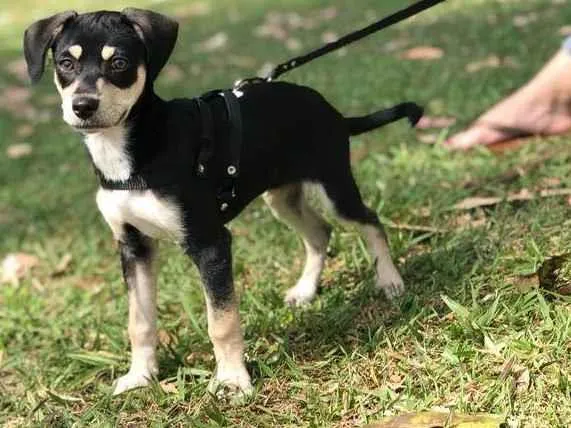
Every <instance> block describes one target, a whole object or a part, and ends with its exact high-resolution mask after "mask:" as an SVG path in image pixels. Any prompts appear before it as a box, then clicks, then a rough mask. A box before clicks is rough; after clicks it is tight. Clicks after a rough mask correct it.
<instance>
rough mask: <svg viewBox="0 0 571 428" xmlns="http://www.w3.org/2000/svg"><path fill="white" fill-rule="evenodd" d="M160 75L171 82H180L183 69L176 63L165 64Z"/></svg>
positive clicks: (182, 76)
mask: <svg viewBox="0 0 571 428" xmlns="http://www.w3.org/2000/svg"><path fill="white" fill-rule="evenodd" d="M162 75H163V76H164V77H165V78H166V80H167V81H169V82H171V83H176V82H180V81H181V80H182V79H183V78H184V71H182V68H180V67H179V66H178V65H176V64H167V65H166V66H165V68H163V72H162Z"/></svg>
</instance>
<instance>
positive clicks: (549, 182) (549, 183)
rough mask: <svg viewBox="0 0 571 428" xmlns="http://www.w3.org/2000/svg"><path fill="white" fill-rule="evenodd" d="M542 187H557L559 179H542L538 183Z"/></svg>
mask: <svg viewBox="0 0 571 428" xmlns="http://www.w3.org/2000/svg"><path fill="white" fill-rule="evenodd" d="M540 183H541V185H542V186H543V187H559V186H560V185H561V179H560V178H559V177H544V178H542V179H541V181H540Z"/></svg>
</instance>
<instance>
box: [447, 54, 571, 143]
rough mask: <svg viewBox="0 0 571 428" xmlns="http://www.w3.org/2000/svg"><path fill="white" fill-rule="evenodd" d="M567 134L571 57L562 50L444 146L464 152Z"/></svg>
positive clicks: (569, 127)
mask: <svg viewBox="0 0 571 428" xmlns="http://www.w3.org/2000/svg"><path fill="white" fill-rule="evenodd" d="M567 132H571V54H570V53H569V52H566V51H565V50H563V49H562V50H561V51H559V52H558V53H557V54H556V55H555V56H554V57H553V58H552V59H551V60H550V61H549V62H548V63H547V64H546V65H545V66H544V68H543V69H542V70H541V71H540V72H539V73H538V74H537V75H536V76H535V77H534V78H533V79H532V80H531V81H530V82H528V83H527V84H526V85H525V86H523V87H522V88H520V89H519V90H517V91H516V92H515V93H513V94H512V95H510V96H509V97H508V98H506V99H504V100H502V101H500V102H499V103H498V104H496V105H495V106H493V107H492V108H491V109H490V110H488V111H487V112H486V113H484V114H483V115H482V116H481V117H480V118H479V119H478V120H477V121H476V122H474V124H472V125H471V126H470V127H469V128H468V129H466V130H465V131H462V132H460V133H458V134H456V135H453V136H452V137H451V138H449V139H448V140H447V141H445V143H444V144H445V146H446V147H448V148H450V149H453V150H466V149H469V148H471V147H474V146H477V145H490V144H495V143H501V142H504V141H509V140H513V139H518V138H522V137H529V136H534V135H538V136H539V135H541V136H549V135H560V134H565V133H567Z"/></svg>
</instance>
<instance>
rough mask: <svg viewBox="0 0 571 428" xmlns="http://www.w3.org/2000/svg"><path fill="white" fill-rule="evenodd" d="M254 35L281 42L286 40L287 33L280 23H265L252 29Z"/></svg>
mask: <svg viewBox="0 0 571 428" xmlns="http://www.w3.org/2000/svg"><path fill="white" fill-rule="evenodd" d="M254 35H256V36H258V37H263V38H272V39H275V40H279V41H283V40H285V39H286V38H287V36H288V33H287V31H286V30H285V28H283V26H282V25H281V23H273V22H266V23H264V24H262V25H260V26H258V27H256V28H255V29H254Z"/></svg>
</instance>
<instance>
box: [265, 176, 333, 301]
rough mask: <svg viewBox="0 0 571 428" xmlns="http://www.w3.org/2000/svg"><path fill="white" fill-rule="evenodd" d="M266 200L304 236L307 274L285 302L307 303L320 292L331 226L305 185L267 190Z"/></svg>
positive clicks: (289, 292) (304, 270) (278, 216)
mask: <svg viewBox="0 0 571 428" xmlns="http://www.w3.org/2000/svg"><path fill="white" fill-rule="evenodd" d="M264 200H265V201H266V203H267V204H268V206H269V207H270V208H271V210H272V212H273V214H274V215H275V217H277V218H278V219H280V220H281V221H283V222H284V223H286V224H288V225H289V226H291V227H292V228H293V229H294V230H296V231H297V232H298V233H299V234H300V235H301V237H302V239H303V245H304V246H305V253H306V261H305V266H304V268H303V273H302V274H301V277H300V278H299V280H298V281H297V284H296V285H295V286H294V287H292V288H290V289H289V290H288V291H287V293H286V297H285V301H286V302H287V303H289V304H291V305H301V304H304V303H307V302H309V301H311V300H312V299H313V298H314V297H315V293H316V292H317V285H318V282H319V276H320V275H321V271H322V270H323V265H324V263H325V258H326V255H327V254H326V252H327V244H328V242H329V236H330V234H331V226H330V225H329V224H328V223H327V222H326V221H325V220H324V219H323V218H321V216H320V215H319V214H317V213H316V212H315V211H314V210H313V208H311V206H310V205H309V204H308V203H307V201H306V200H305V198H304V196H303V188H302V185H301V184H290V185H286V186H283V187H280V188H277V189H272V190H269V191H267V192H266V193H264Z"/></svg>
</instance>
